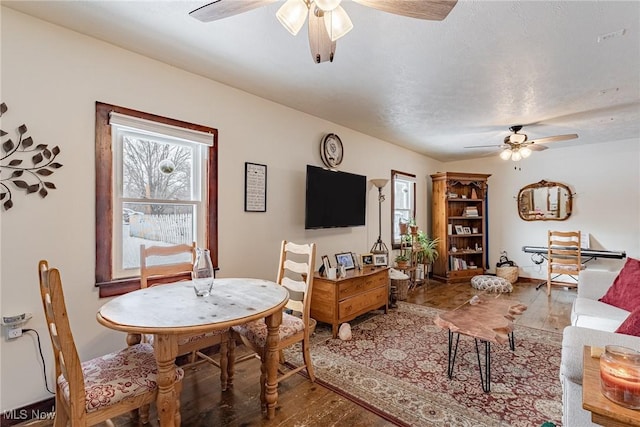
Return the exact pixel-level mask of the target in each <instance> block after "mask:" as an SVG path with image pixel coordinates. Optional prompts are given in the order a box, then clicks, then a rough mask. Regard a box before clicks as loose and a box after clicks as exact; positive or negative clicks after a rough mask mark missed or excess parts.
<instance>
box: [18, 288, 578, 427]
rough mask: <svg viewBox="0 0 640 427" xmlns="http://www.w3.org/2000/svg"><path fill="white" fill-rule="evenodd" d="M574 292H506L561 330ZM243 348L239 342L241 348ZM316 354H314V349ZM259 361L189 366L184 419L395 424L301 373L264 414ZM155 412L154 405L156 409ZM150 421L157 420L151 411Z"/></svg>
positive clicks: (448, 296) (423, 295) (445, 292)
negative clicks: (231, 375) (231, 372)
mask: <svg viewBox="0 0 640 427" xmlns="http://www.w3.org/2000/svg"><path fill="white" fill-rule="evenodd" d="M476 293H478V291H476V290H475V289H473V288H472V287H471V286H470V285H469V283H461V284H451V285H446V284H443V283H439V282H436V281H434V280H431V281H430V282H429V283H428V284H426V285H423V286H419V287H418V288H416V289H413V290H411V291H409V295H408V299H407V302H410V303H415V304H420V305H424V306H428V307H434V308H438V309H443V310H450V309H453V308H455V307H457V306H459V305H461V304H463V303H464V302H465V301H467V300H468V299H469V298H471V297H472V296H473V295H475V294H476ZM575 297H576V291H575V288H574V289H571V290H569V289H567V288H559V287H554V288H553V289H552V293H551V296H550V297H547V294H546V291H545V289H544V288H541V289H540V290H536V289H535V283H517V284H515V285H514V291H513V293H511V294H504V295H503V296H502V298H508V299H514V300H517V301H520V302H521V303H523V304H525V305H527V307H528V309H527V311H525V312H524V313H523V314H522V315H521V316H519V317H518V319H517V323H518V324H519V325H523V326H529V327H532V328H538V329H545V330H548V331H556V332H562V329H563V328H564V327H565V326H567V325H569V323H570V320H569V313H570V310H571V303H572V302H573V300H574V299H575ZM238 350H240V348H239V349H238ZM312 357H313V354H312ZM259 375H260V364H259V362H258V360H257V359H253V360H249V361H247V362H244V363H241V364H238V365H237V366H236V374H235V384H234V386H233V388H232V389H230V390H228V391H226V392H222V391H221V390H220V381H219V371H218V369H217V368H215V367H213V366H211V365H210V364H200V365H197V366H196V367H195V368H190V369H187V370H186V376H185V380H184V388H183V392H182V398H181V404H182V407H181V414H182V425H183V426H188V427H200V426H233V427H245V426H246V427H249V426H265V427H273V426H305V427H325V426H344V427H346V426H349V427H351V426H355V427H359V426H363V427H364V426H367V427H381V426H391V425H393V424H391V423H389V422H387V421H386V420H384V419H383V418H381V417H379V416H377V415H376V414H373V413H372V412H369V411H368V410H365V409H363V408H362V407H360V406H358V405H357V404H355V403H353V402H351V401H350V400H348V399H346V398H344V397H342V396H340V395H338V394H336V393H334V392H332V391H330V390H328V389H326V388H325V387H322V386H320V385H318V384H312V383H310V382H309V381H308V380H307V379H306V378H305V377H303V376H302V375H294V376H292V377H290V378H289V379H287V380H286V381H284V382H282V383H281V384H280V386H279V388H278V391H279V399H278V407H277V409H276V417H275V419H273V420H270V421H268V420H266V419H265V418H264V416H263V413H262V412H261V411H260V387H259V385H258V383H259ZM152 412H153V410H152ZM151 420H152V421H151V423H150V425H151V426H157V425H158V423H157V421H156V416H155V414H154V413H152V414H151ZM113 421H114V422H115V424H116V426H119V427H129V426H134V425H136V423H133V422H132V421H130V420H129V419H128V417H119V418H117V419H114V420H113ZM21 425H23V426H27V425H29V426H38V427H41V426H42V427H44V426H47V427H48V426H51V425H53V422H52V421H31V422H25V423H23V424H21Z"/></svg>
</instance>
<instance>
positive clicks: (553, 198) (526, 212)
mask: <svg viewBox="0 0 640 427" xmlns="http://www.w3.org/2000/svg"><path fill="white" fill-rule="evenodd" d="M572 203H573V197H572V194H571V190H570V189H569V187H568V186H566V185H565V184H561V183H559V182H548V181H545V180H542V181H540V182H536V183H535V184H529V185H527V186H526V187H523V188H522V189H521V190H520V192H519V193H518V215H520V218H522V219H523V220H525V221H564V220H565V219H567V218H569V217H570V216H571V208H572Z"/></svg>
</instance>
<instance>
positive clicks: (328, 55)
mask: <svg viewBox="0 0 640 427" xmlns="http://www.w3.org/2000/svg"><path fill="white" fill-rule="evenodd" d="M313 9H314V8H310V9H309V49H311V56H312V57H313V62H315V63H316V64H319V63H321V62H325V61H329V62H333V55H335V53H336V42H335V41H333V42H332V41H331V37H329V33H327V27H325V25H324V18H323V17H321V16H316V14H315V13H314V11H313Z"/></svg>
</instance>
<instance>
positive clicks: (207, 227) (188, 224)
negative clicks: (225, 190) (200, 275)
mask: <svg viewBox="0 0 640 427" xmlns="http://www.w3.org/2000/svg"><path fill="white" fill-rule="evenodd" d="M192 241H195V242H196V244H197V245H198V246H202V247H207V248H209V249H210V250H211V253H212V261H213V263H214V267H217V264H218V262H217V261H218V259H217V252H218V251H217V247H218V245H217V130H216V129H212V128H208V127H204V126H199V125H194V124H190V123H185V122H181V121H178V120H173V119H168V118H165V117H159V116H154V115H151V114H147V113H142V112H139V111H134V110H129V109H126V108H122V107H116V106H112V105H108V104H103V103H96V284H97V285H99V286H100V296H111V295H117V294H120V293H124V292H127V291H130V290H133V289H137V288H138V287H139V286H140V280H139V274H140V273H139V266H140V260H139V255H140V245H141V244H146V245H159V246H162V245H172V244H178V243H191V242H192Z"/></svg>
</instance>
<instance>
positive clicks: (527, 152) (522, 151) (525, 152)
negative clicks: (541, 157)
mask: <svg viewBox="0 0 640 427" xmlns="http://www.w3.org/2000/svg"><path fill="white" fill-rule="evenodd" d="M520 154H522V158H523V159H526V158H527V157H529V156H530V155H531V148H529V147H522V148H521V149H520Z"/></svg>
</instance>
